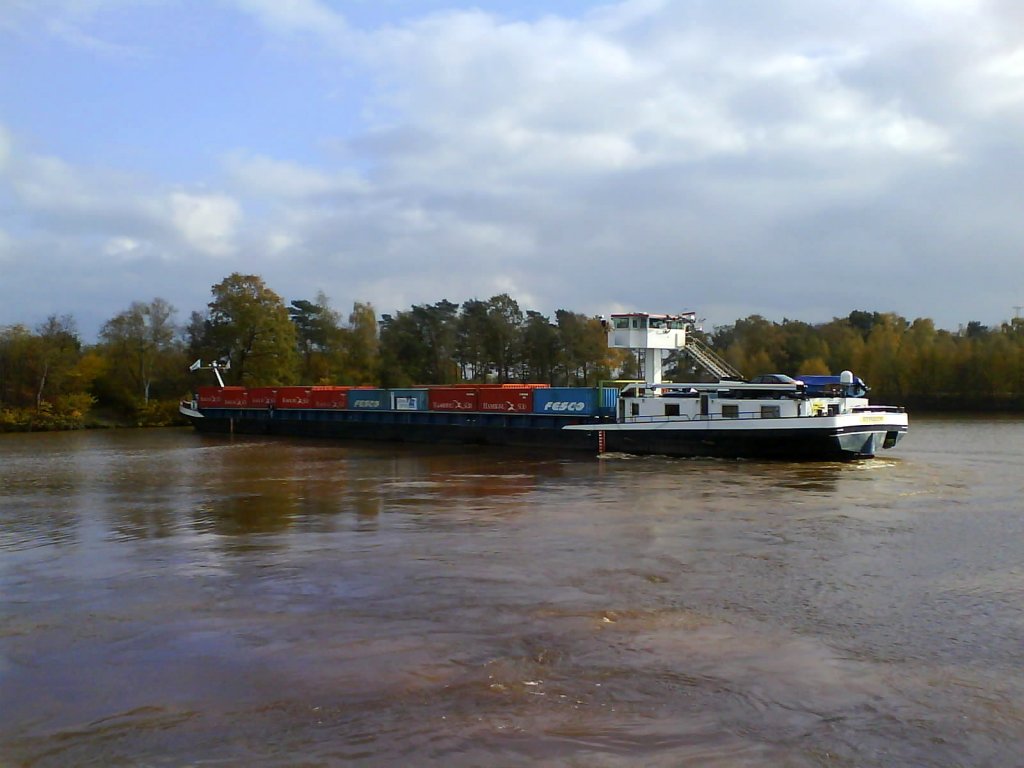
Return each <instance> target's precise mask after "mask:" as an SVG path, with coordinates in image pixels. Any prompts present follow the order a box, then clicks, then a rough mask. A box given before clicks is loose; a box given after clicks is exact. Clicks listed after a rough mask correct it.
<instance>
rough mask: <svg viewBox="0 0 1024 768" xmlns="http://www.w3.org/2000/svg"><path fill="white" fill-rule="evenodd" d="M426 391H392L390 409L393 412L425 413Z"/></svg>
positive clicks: (426, 407)
mask: <svg viewBox="0 0 1024 768" xmlns="http://www.w3.org/2000/svg"><path fill="white" fill-rule="evenodd" d="M429 408H430V406H429V405H428V404H427V390H425V389H392V390H391V409H392V410H395V411H426V410H429Z"/></svg>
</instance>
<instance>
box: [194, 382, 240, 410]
mask: <svg viewBox="0 0 1024 768" xmlns="http://www.w3.org/2000/svg"><path fill="white" fill-rule="evenodd" d="M244 391H245V387H199V388H198V389H197V390H196V398H197V399H198V400H199V407H200V408H223V407H224V398H225V397H226V396H228V395H229V394H232V395H233V396H237V393H238V392H244Z"/></svg>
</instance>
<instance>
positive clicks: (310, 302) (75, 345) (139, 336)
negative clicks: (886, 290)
mask: <svg viewBox="0 0 1024 768" xmlns="http://www.w3.org/2000/svg"><path fill="white" fill-rule="evenodd" d="M698 333H699V335H700V336H701V338H702V340H703V341H704V342H705V343H707V344H709V345H710V346H711V347H712V348H713V349H715V350H716V351H717V352H718V353H719V354H721V355H722V356H723V357H725V358H726V359H727V360H728V361H729V362H730V363H732V364H733V365H734V366H735V367H737V368H738V369H739V370H741V371H742V372H743V373H744V374H745V375H746V376H753V375H756V374H758V373H767V372H779V373H788V374H791V375H797V376H798V375H800V374H815V373H835V372H838V371H840V370H844V369H849V370H852V371H854V372H855V373H856V374H857V375H859V376H860V377H861V378H863V379H864V380H866V381H867V382H868V383H869V384H870V385H871V386H872V395H873V397H876V398H877V399H879V400H885V401H888V402H890V403H893V404H900V405H907V406H909V407H918V408H927V409H976V410H977V409H984V410H1022V409H1024V320H1022V319H1020V318H1015V319H1013V320H1010V321H1007V322H1005V323H1003V324H1001V325H1000V326H998V327H995V328H989V327H986V326H984V325H982V324H981V323H978V322H976V321H972V322H969V323H968V324H967V325H966V326H965V327H964V328H962V329H960V330H958V331H956V332H953V331H947V330H942V329H937V328H936V327H935V324H934V322H933V321H932V320H930V319H927V318H918V319H915V320H913V321H908V320H907V319H905V318H903V317H901V316H899V315H897V314H895V313H879V312H866V311H859V310H858V311H854V312H851V313H850V314H849V315H848V316H846V317H842V318H834V319H833V320H831V321H829V322H827V323H819V324H810V323H806V322H801V321H795V320H788V319H786V320H783V321H782V322H774V321H770V320H767V319H765V318H763V317H761V316H758V315H753V316H750V317H747V318H745V319H742V320H737V321H736V322H735V323H733V324H731V325H726V326H720V327H717V328H715V329H714V330H713V331H710V332H707V333H704V332H698ZM196 359H201V360H203V361H206V362H209V361H213V360H218V361H224V360H227V361H230V364H231V367H230V369H229V370H227V371H225V372H224V374H223V375H224V376H225V379H226V383H228V384H242V385H246V386H259V385H271V386H272V385H286V384H298V383H303V384H349V385H368V386H384V387H405V386H415V385H418V384H450V383H458V382H500V383H505V382H535V383H546V384H551V385H554V386H559V385H562V386H595V385H596V384H597V383H598V382H600V381H603V380H609V379H613V378H627V379H628V378H636V377H637V376H638V371H639V370H641V369H640V361H638V360H637V359H635V358H634V357H633V356H632V355H631V354H630V353H629V352H627V351H622V350H610V349H608V347H607V341H606V335H605V331H604V328H603V327H602V324H601V322H600V321H599V320H598V319H597V318H593V317H587V316H586V315H583V314H581V313H578V312H573V311H570V310H565V309H560V310H558V311H557V312H555V314H554V316H553V317H549V316H546V315H544V314H542V313H540V312H537V311H534V310H529V309H525V310H524V309H523V308H522V307H521V306H520V305H519V303H518V302H517V301H516V300H515V299H514V298H513V297H511V296H509V295H508V294H500V295H497V296H493V297H491V298H489V299H486V300H484V299H470V300H468V301H464V302H463V303H461V304H456V303H453V302H451V301H448V300H442V301H438V302H436V303H434V304H420V305H413V306H412V307H410V308H409V309H407V310H402V311H398V312H395V313H394V314H382V315H380V316H379V317H378V316H377V313H376V311H375V309H374V308H373V306H372V305H370V304H368V303H364V302H356V303H355V304H354V305H353V307H352V310H351V312H349V313H348V314H347V315H343V314H342V313H341V312H339V311H337V310H336V309H334V308H333V307H331V305H330V301H329V299H328V298H327V297H326V296H325V295H323V294H322V293H321V294H318V295H317V296H315V297H313V298H312V299H297V300H293V301H291V302H290V303H285V301H284V300H283V299H282V298H281V297H280V296H279V295H278V294H276V293H275V292H274V291H273V290H271V289H270V288H269V287H268V286H267V285H266V284H265V283H264V281H263V280H262V278H260V277H259V276H257V275H243V274H239V273H234V274H232V275H230V276H228V277H226V278H225V279H224V280H222V281H221V282H219V283H217V284H216V285H214V286H212V288H211V300H210V302H209V303H208V305H207V307H206V309H205V311H202V312H198V311H196V312H192V313H191V316H190V318H189V319H188V321H187V322H185V323H178V321H177V310H176V309H175V308H174V307H173V306H171V305H170V304H169V303H168V302H167V301H165V300H163V299H160V298H154V299H152V300H151V301H148V302H142V301H139V302H133V303H132V304H131V305H130V306H129V307H128V308H126V309H124V310H122V311H120V312H118V313H117V314H116V315H115V316H114V317H112V318H110V319H109V320H107V321H106V322H105V323H104V324H103V326H102V328H101V330H100V333H99V339H98V341H97V342H96V343H95V344H85V343H84V342H83V341H82V339H81V337H80V335H79V333H78V331H77V328H76V325H75V321H74V318H73V317H70V316H67V315H64V316H58V315H54V316H51V317H49V318H47V320H46V321H45V322H44V323H42V324H41V325H40V326H38V327H37V328H35V329H28V328H26V327H25V326H23V325H14V326H7V327H2V328H0V431H10V430H24V429H66V428H76V427H81V426H84V425H87V424H90V423H92V424H103V423H111V424H125V423H129V424H166V423H173V422H174V421H175V419H176V418H177V402H178V400H179V399H180V398H181V397H184V396H186V395H187V394H188V393H189V392H191V391H192V390H194V388H195V387H196V386H199V385H200V384H201V383H212V380H213V379H212V376H210V374H208V373H205V374H196V373H190V372H189V370H188V367H189V363H190V362H192V361H193V360H196ZM667 371H668V375H669V377H670V378H675V379H676V380H677V381H678V380H697V379H699V378H701V372H700V371H698V370H695V369H694V368H693V367H692V365H691V363H690V361H689V360H688V359H687V358H686V357H684V356H679V355H676V356H675V357H674V358H673V359H670V360H669V361H668V364H667ZM200 376H207V377H209V378H208V379H203V378H198V377H200Z"/></svg>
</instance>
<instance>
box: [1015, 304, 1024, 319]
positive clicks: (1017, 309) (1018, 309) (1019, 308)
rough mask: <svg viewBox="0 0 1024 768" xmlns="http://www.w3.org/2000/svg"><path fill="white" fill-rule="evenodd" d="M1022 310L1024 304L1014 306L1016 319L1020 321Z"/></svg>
mask: <svg viewBox="0 0 1024 768" xmlns="http://www.w3.org/2000/svg"><path fill="white" fill-rule="evenodd" d="M1022 309H1024V304H1014V305H1013V316H1014V317H1015V318H1016V319H1018V320H1019V319H1020V311H1021V310H1022Z"/></svg>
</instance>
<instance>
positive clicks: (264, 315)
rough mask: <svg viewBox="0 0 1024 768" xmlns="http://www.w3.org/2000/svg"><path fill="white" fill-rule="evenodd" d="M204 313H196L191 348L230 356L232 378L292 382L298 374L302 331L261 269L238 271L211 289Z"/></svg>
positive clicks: (210, 356) (265, 382)
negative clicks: (299, 332)
mask: <svg viewBox="0 0 1024 768" xmlns="http://www.w3.org/2000/svg"><path fill="white" fill-rule="evenodd" d="M211 293H212V295H213V300H212V301H211V302H210V303H209V305H208V307H209V312H208V313H207V315H206V317H205V318H202V317H196V316H193V322H192V323H191V324H190V326H189V334H190V336H191V342H190V352H191V353H192V354H194V355H196V357H199V358H200V359H202V358H203V357H204V356H205V357H206V359H208V360H209V359H227V360H230V361H231V370H230V371H229V372H228V378H229V381H231V382H232V383H236V384H244V385H260V384H263V385H275V384H292V383H295V382H296V381H297V379H298V367H299V366H298V352H297V346H298V345H297V334H296V330H295V325H294V324H293V323H292V321H291V318H290V317H289V315H288V310H287V308H286V307H285V305H284V303H283V302H282V300H281V297H280V296H278V295H277V294H276V293H274V292H273V291H272V290H270V289H269V288H268V287H267V286H266V285H265V284H264V282H263V279H262V278H261V277H258V276H257V275H242V274H239V273H238V272H235V273H233V274H231V275H229V276H228V277H226V278H224V279H223V280H222V281H221V282H219V283H218V284H217V285H215V286H213V288H212V289H211Z"/></svg>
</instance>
